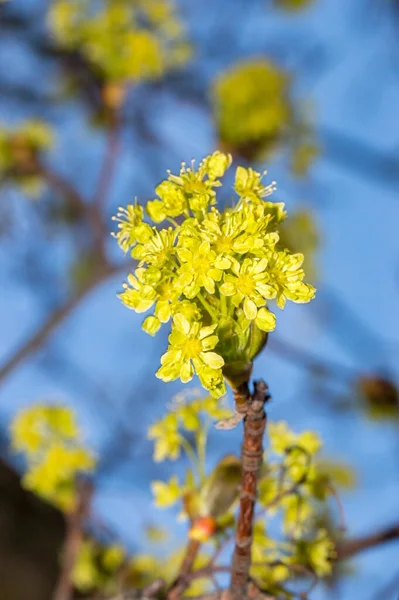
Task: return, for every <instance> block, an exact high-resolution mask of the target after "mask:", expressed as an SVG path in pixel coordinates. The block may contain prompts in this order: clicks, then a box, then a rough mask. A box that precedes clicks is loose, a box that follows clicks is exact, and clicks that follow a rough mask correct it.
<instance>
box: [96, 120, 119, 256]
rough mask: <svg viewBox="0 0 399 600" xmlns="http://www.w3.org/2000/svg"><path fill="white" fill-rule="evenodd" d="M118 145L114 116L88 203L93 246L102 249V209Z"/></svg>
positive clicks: (103, 232)
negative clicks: (91, 198) (93, 189)
mask: <svg viewBox="0 0 399 600" xmlns="http://www.w3.org/2000/svg"><path fill="white" fill-rule="evenodd" d="M119 146H120V120H119V118H118V117H115V121H114V122H113V123H112V124H111V126H110V129H109V131H108V137H107V147H106V151H105V155H104V159H103V163H102V165H101V168H100V174H99V177H98V181H97V186H96V189H95V192H94V195H93V200H92V202H91V204H90V211H91V218H92V225H93V233H94V235H95V238H94V245H95V247H97V248H99V249H102V247H103V242H104V240H105V236H106V224H105V219H104V214H103V211H104V209H105V204H106V202H107V200H108V197H109V191H110V187H111V183H112V180H113V175H114V171H115V166H116V162H117V158H118V154H119Z"/></svg>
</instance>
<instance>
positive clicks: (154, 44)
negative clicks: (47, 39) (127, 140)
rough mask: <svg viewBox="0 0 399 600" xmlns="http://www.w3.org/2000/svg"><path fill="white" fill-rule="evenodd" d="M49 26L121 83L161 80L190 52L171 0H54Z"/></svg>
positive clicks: (105, 75) (105, 74) (62, 40)
mask: <svg viewBox="0 0 399 600" xmlns="http://www.w3.org/2000/svg"><path fill="white" fill-rule="evenodd" d="M49 26H50V30H51V32H52V34H53V36H54V38H55V39H56V40H57V42H58V43H59V44H60V45H62V46H64V47H65V48H68V49H70V50H79V52H80V53H81V54H82V55H83V56H84V57H85V58H86V59H87V61H88V62H89V63H90V64H91V65H92V67H93V68H94V69H95V70H96V71H97V72H98V74H99V75H100V76H101V77H102V78H104V79H105V80H107V81H111V82H114V83H115V82H117V83H119V84H122V85H123V84H125V83H139V82H142V81H146V80H154V79H159V78H160V77H162V76H163V75H164V74H165V73H166V72H167V71H169V70H170V69H173V68H176V67H178V66H180V65H182V64H184V63H185V62H186V61H187V60H188V58H189V56H190V49H189V46H188V44H187V42H186V40H185V35H184V30H183V26H182V24H181V22H180V21H179V19H178V18H177V16H176V14H175V11H174V9H173V5H172V4H171V2H170V0H145V1H141V0H140V1H135V2H112V1H110V0H102V1H100V2H95V1H94V0H56V1H55V2H54V3H53V4H52V6H51V8H50V15H49Z"/></svg>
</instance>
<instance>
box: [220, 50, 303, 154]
mask: <svg viewBox="0 0 399 600" xmlns="http://www.w3.org/2000/svg"><path fill="white" fill-rule="evenodd" d="M289 83H290V81H289V77H288V75H287V73H285V72H284V71H282V70H281V69H279V67H277V66H276V65H274V64H273V63H272V62H270V61H268V60H265V59H264V58H259V59H252V60H248V61H243V62H241V63H239V64H237V65H235V66H233V67H232V68H231V69H230V70H228V71H226V72H225V73H222V74H221V75H220V76H219V77H218V78H217V79H216V80H215V82H214V86H213V100H214V112H215V119H216V124H217V127H218V130H219V135H220V139H221V140H222V141H223V142H226V143H228V144H229V143H231V144H234V145H238V146H240V145H242V144H248V143H250V142H262V143H263V142H265V141H271V140H274V139H275V138H276V137H278V136H279V135H280V134H281V132H282V130H283V129H284V128H285V127H286V126H287V124H288V122H289V120H290V117H291V112H292V109H291V105H290V101H289Z"/></svg>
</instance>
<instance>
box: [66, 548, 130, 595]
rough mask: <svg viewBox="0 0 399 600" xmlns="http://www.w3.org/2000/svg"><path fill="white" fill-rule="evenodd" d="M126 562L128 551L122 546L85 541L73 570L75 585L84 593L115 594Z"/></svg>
mask: <svg viewBox="0 0 399 600" xmlns="http://www.w3.org/2000/svg"><path fill="white" fill-rule="evenodd" d="M126 560H127V554H126V550H125V549H124V548H123V546H121V545H120V544H112V545H111V546H102V545H100V544H98V543H97V542H94V541H93V540H91V539H85V540H84V541H83V543H82V544H81V546H80V549H79V553H78V556H77V560H76V563H75V565H74V568H73V573H72V580H73V583H74V585H75V586H76V587H77V588H78V589H79V590H80V591H82V592H86V593H87V592H90V591H92V592H93V591H94V590H101V592H102V593H106V594H108V593H110V594H114V593H116V591H117V574H118V572H119V570H120V569H121V568H122V567H123V566H124V564H125V563H126Z"/></svg>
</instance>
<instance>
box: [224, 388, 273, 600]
mask: <svg viewBox="0 0 399 600" xmlns="http://www.w3.org/2000/svg"><path fill="white" fill-rule="evenodd" d="M254 388H255V389H254V393H253V394H252V395H251V394H250V393H249V389H248V383H246V384H243V385H242V386H241V388H239V389H238V390H235V392H234V397H235V401H236V410H237V412H241V413H242V412H243V411H244V410H245V409H244V407H245V405H246V416H245V418H244V442H243V445H242V450H241V460H242V480H241V493H240V509H239V516H238V523H237V530H236V542H235V548H234V554H233V560H232V574H231V581H230V593H231V598H232V600H238V599H239V598H244V597H245V596H246V592H247V586H248V580H249V569H250V565H251V546H252V528H253V520H254V513H255V503H256V497H257V487H258V476H259V472H260V469H261V467H262V457H263V434H264V431H265V427H266V413H265V410H264V406H265V403H266V402H267V401H268V400H269V398H270V396H269V394H268V387H267V385H266V384H265V382H264V381H257V382H255V384H254Z"/></svg>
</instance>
